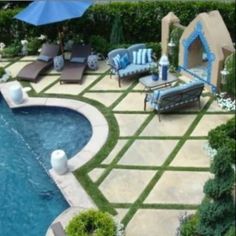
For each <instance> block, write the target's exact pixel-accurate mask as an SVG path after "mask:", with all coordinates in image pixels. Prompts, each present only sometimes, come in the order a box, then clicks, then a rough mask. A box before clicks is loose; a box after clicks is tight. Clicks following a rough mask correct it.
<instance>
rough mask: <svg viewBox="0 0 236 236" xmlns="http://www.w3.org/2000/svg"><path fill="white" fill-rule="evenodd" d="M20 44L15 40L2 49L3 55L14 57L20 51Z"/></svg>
mask: <svg viewBox="0 0 236 236" xmlns="http://www.w3.org/2000/svg"><path fill="white" fill-rule="evenodd" d="M21 47H22V46H21V45H20V43H18V42H17V41H15V42H14V43H12V44H10V45H9V46H7V47H5V48H4V49H3V54H2V55H3V57H10V58H11V57H16V56H19V54H20V53H21Z"/></svg>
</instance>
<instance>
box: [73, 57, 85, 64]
mask: <svg viewBox="0 0 236 236" xmlns="http://www.w3.org/2000/svg"><path fill="white" fill-rule="evenodd" d="M85 60H86V58H85V57H72V58H71V59H70V61H71V62H78V63H84V62H85Z"/></svg>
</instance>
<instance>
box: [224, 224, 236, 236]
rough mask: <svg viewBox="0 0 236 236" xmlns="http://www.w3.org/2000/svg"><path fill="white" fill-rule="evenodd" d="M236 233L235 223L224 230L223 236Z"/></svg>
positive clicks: (231, 235)
mask: <svg viewBox="0 0 236 236" xmlns="http://www.w3.org/2000/svg"><path fill="white" fill-rule="evenodd" d="M235 235H236V229H235V225H233V226H231V227H230V229H229V230H228V231H227V232H226V234H225V235H224V236H235Z"/></svg>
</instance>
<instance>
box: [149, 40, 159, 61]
mask: <svg viewBox="0 0 236 236" xmlns="http://www.w3.org/2000/svg"><path fill="white" fill-rule="evenodd" d="M146 47H147V48H152V50H153V52H154V54H155V57H156V59H157V60H159V59H160V58H161V44H160V43H155V42H149V43H147V44H146Z"/></svg>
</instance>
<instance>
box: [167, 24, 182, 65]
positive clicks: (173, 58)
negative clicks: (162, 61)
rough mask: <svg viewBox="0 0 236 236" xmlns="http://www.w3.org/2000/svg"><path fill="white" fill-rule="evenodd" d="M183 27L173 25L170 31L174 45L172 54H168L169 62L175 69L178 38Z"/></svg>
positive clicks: (177, 57) (177, 54) (177, 61)
mask: <svg viewBox="0 0 236 236" xmlns="http://www.w3.org/2000/svg"><path fill="white" fill-rule="evenodd" d="M183 31H184V30H183V29H181V28H178V27H174V28H173V30H172V31H171V33H170V39H172V40H173V43H174V44H175V47H174V48H173V54H172V55H171V56H170V64H171V65H173V66H174V67H175V68H176V69H177V68H178V66H179V40H180V38H181V36H182V34H183Z"/></svg>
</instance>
